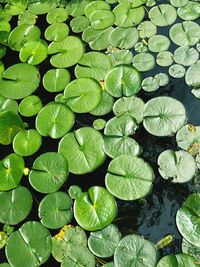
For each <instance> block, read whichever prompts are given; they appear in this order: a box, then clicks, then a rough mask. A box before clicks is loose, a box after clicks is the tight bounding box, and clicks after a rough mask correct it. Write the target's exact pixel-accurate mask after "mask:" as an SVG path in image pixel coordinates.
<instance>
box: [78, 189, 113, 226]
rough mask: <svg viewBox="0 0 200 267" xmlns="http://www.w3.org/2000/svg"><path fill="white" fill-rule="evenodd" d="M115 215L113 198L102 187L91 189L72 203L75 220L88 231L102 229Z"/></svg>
mask: <svg viewBox="0 0 200 267" xmlns="http://www.w3.org/2000/svg"><path fill="white" fill-rule="evenodd" d="M116 213H117V204H116V201H115V198H114V197H113V196H112V195H111V194H110V193H109V192H108V191H107V190H106V189H105V188H103V187H99V186H93V187H91V188H90V189H89V190H88V193H86V192H85V193H83V194H82V195H81V197H80V198H77V199H76V200H75V202H74V216H75V219H76V221H77V223H78V224H79V225H80V226H81V227H82V228H83V229H85V230H88V231H97V230H101V229H103V228H104V227H106V226H107V225H109V224H110V223H111V222H112V221H113V219H114V218H115V217H116Z"/></svg>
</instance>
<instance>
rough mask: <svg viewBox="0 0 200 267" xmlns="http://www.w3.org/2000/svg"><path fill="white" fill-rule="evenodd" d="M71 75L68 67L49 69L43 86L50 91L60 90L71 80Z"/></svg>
mask: <svg viewBox="0 0 200 267" xmlns="http://www.w3.org/2000/svg"><path fill="white" fill-rule="evenodd" d="M70 79H71V75H70V73H69V71H68V70H66V69H51V70H48V71H47V72H46V73H45V75H44V77H43V80H42V82H43V86H44V88H45V89H46V90H47V91H49V92H52V93H54V92H60V91H62V90H64V89H65V87H66V86H67V84H68V83H69V82H70Z"/></svg>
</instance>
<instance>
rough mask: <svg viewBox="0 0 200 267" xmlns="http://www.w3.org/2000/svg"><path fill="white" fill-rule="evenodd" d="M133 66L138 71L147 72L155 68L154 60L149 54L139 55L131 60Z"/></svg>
mask: <svg viewBox="0 0 200 267" xmlns="http://www.w3.org/2000/svg"><path fill="white" fill-rule="evenodd" d="M132 63H133V66H134V67H135V68H136V69H137V70H138V71H149V70H152V69H153V68H154V66H155V63H156V62H155V58H154V56H153V55H152V54H150V53H139V54H137V55H136V56H134V58H133V61H132Z"/></svg>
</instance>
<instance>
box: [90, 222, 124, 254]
mask: <svg viewBox="0 0 200 267" xmlns="http://www.w3.org/2000/svg"><path fill="white" fill-rule="evenodd" d="M121 238H122V236H121V233H120V231H119V229H118V228H117V226H115V225H114V224H109V225H108V226H107V227H105V228H104V229H103V230H100V231H96V232H91V233H90V236H89V238H88V246H89V249H90V250H91V251H92V253H93V254H94V255H96V256H97V257H100V258H108V257H111V256H113V255H114V251H115V248H116V246H117V245H118V243H119V241H120V239H121Z"/></svg>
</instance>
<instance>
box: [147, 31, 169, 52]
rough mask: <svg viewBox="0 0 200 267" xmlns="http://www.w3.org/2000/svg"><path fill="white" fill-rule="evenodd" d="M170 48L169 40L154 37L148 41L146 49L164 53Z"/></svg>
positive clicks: (164, 37)
mask: <svg viewBox="0 0 200 267" xmlns="http://www.w3.org/2000/svg"><path fill="white" fill-rule="evenodd" d="M169 46H170V40H169V38H167V37H166V36H164V35H155V36H153V37H151V38H150V39H149V42H148V47H149V50H150V51H152V52H156V53H158V52H161V51H165V50H167V49H168V48H169Z"/></svg>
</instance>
